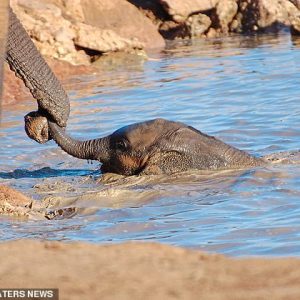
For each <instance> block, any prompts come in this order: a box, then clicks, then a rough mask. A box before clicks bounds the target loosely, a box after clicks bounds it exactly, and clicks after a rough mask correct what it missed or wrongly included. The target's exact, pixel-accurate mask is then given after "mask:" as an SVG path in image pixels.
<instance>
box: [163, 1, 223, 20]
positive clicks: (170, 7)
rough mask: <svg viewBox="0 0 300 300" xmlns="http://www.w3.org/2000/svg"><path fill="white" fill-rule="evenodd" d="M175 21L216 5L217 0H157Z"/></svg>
mask: <svg viewBox="0 0 300 300" xmlns="http://www.w3.org/2000/svg"><path fill="white" fill-rule="evenodd" d="M159 1H160V3H161V4H162V5H163V6H164V7H165V9H166V11H167V12H168V14H169V15H170V16H172V19H173V20H174V21H176V22H184V21H185V20H186V19H187V18H188V17H189V16H190V15H191V14H194V13H199V12H204V11H207V10H211V9H213V8H215V7H216V5H217V3H218V2H219V0H184V1H182V0H159Z"/></svg>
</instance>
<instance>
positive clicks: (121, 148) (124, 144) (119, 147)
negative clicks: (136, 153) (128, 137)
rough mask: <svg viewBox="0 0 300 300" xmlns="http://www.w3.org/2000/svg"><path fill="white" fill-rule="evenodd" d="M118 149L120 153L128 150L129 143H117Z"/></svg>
mask: <svg viewBox="0 0 300 300" xmlns="http://www.w3.org/2000/svg"><path fill="white" fill-rule="evenodd" d="M115 146H116V149H117V150H120V151H125V150H126V149H127V143H126V142H125V141H123V140H122V141H117V142H116V144H115Z"/></svg>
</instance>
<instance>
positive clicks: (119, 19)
mask: <svg viewBox="0 0 300 300" xmlns="http://www.w3.org/2000/svg"><path fill="white" fill-rule="evenodd" d="M81 7H82V12H83V15H84V22H85V23H86V24H88V25H92V26H94V27H98V28H101V29H104V30H112V31H114V32H115V33H116V34H117V35H119V36H120V37H122V38H125V39H129V40H136V41H138V42H140V43H143V44H144V45H145V47H146V48H148V49H149V48H159V47H163V46H165V41H164V39H163V38H162V36H161V35H160V34H159V33H158V31H157V28H156V26H155V25H154V24H153V23H152V22H151V20H150V19H148V18H147V17H146V16H145V15H144V14H142V13H141V12H140V10H139V9H138V8H137V7H135V6H134V5H132V4H131V3H129V2H127V1H126V0H81Z"/></svg>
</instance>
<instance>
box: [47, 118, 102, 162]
mask: <svg viewBox="0 0 300 300" xmlns="http://www.w3.org/2000/svg"><path fill="white" fill-rule="evenodd" d="M49 129H50V134H51V136H52V138H53V139H54V141H55V142H56V143H57V144H58V146H60V147H61V148H62V150H64V151H65V152H67V153H68V154H70V155H72V156H74V157H77V158H81V159H91V160H98V161H103V160H104V159H105V157H106V156H107V154H108V151H107V150H108V139H107V138H100V139H94V140H87V141H78V140H75V139H73V138H71V137H70V136H68V135H67V134H66V133H65V132H64V130H63V129H62V128H61V127H59V126H58V125H57V124H55V123H54V122H51V121H49Z"/></svg>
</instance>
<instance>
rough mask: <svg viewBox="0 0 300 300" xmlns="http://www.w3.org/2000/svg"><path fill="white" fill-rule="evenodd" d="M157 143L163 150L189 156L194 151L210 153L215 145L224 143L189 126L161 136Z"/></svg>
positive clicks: (194, 152) (193, 154)
mask: <svg viewBox="0 0 300 300" xmlns="http://www.w3.org/2000/svg"><path fill="white" fill-rule="evenodd" d="M159 144H160V148H161V149H162V150H163V151H176V152H178V153H181V154H185V155H191V156H195V154H196V153H197V154H200V153H203V154H206V153H212V152H213V151H214V149H216V146H219V147H218V148H220V146H221V144H223V145H226V144H224V143H223V142H221V141H219V140H217V139H216V138H214V137H213V136H209V135H207V134H205V133H202V132H201V131H199V130H197V129H195V128H193V127H191V126H186V127H181V128H179V129H177V130H176V131H174V132H173V133H172V134H170V135H167V136H165V137H163V138H162V139H161V140H160V143H159ZM226 146H227V145H226Z"/></svg>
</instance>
